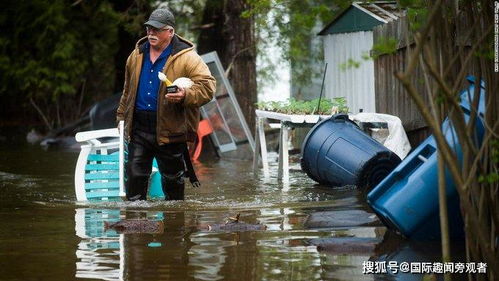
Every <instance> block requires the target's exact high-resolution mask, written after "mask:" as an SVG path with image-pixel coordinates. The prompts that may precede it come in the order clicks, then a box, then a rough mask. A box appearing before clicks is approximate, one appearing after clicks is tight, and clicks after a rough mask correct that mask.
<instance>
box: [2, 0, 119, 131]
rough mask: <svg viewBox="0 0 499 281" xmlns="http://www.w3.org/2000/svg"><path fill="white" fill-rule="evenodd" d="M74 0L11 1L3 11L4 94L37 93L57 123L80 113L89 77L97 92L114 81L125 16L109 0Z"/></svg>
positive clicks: (34, 97) (33, 96)
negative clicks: (79, 96) (80, 100)
mask: <svg viewBox="0 0 499 281" xmlns="http://www.w3.org/2000/svg"><path fill="white" fill-rule="evenodd" d="M73 2H74V1H64V0H55V1H44V0H34V1H20V2H14V1H7V3H5V4H4V8H3V11H2V12H1V13H0V14H1V15H0V24H1V25H2V31H1V33H0V50H1V52H0V65H1V66H0V71H1V73H2V74H1V76H0V84H1V85H0V96H1V97H6V96H12V95H15V96H24V97H25V99H24V100H21V101H22V102H24V103H26V104H27V103H28V100H29V98H31V99H32V100H33V101H35V102H36V103H37V104H39V105H40V108H42V110H43V111H44V114H45V115H46V116H47V117H48V119H49V120H50V122H51V123H54V122H55V120H56V119H58V120H60V119H61V118H62V119H65V120H67V121H71V119H74V118H75V117H77V116H74V115H77V114H78V112H77V111H76V110H74V109H76V108H77V107H78V102H77V100H75V96H76V94H77V93H79V92H80V91H79V89H80V88H81V87H82V85H83V83H84V81H85V80H88V83H87V90H92V91H97V92H92V94H99V92H101V93H102V91H107V94H108V95H109V91H110V90H111V89H112V87H113V84H114V54H115V52H116V49H117V48H116V44H117V32H118V25H119V24H120V16H119V14H118V13H117V12H116V11H114V10H113V8H112V6H111V4H110V3H109V2H108V1H97V2H96V1H82V2H80V3H79V4H78V5H75V6H72V5H71V4H72V3H73ZM59 108H60V109H62V110H61V111H62V113H61V112H59ZM57 125H62V124H57Z"/></svg>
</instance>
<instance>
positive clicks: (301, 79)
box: [242, 0, 351, 87]
mask: <svg viewBox="0 0 499 281" xmlns="http://www.w3.org/2000/svg"><path fill="white" fill-rule="evenodd" d="M248 2H249V4H250V6H251V9H250V10H247V11H245V12H244V13H243V14H242V16H243V17H253V18H254V19H255V23H256V30H257V37H258V45H257V47H258V51H259V59H261V61H262V64H265V65H266V66H265V67H264V68H263V71H267V72H273V70H275V68H277V67H279V65H276V64H275V63H273V62H271V60H270V57H269V56H273V55H275V54H268V53H267V52H266V50H267V49H268V48H269V46H270V44H276V45H278V46H279V47H280V48H282V59H283V60H284V61H287V62H289V63H290V65H291V71H292V73H291V76H292V79H293V83H294V84H295V85H296V86H298V87H300V86H305V85H310V84H311V81H312V79H313V78H318V77H321V75H322V71H323V69H322V68H316V67H314V65H318V64H319V62H321V61H323V50H322V45H321V44H312V41H313V40H316V41H317V40H320V39H319V38H318V36H317V32H318V31H319V30H320V29H321V28H322V27H323V26H324V25H325V24H326V23H328V22H329V21H331V20H332V19H333V18H334V16H335V15H336V13H338V12H339V11H340V10H341V8H344V7H347V6H348V5H350V3H351V1H346V0H305V1H303V0H301V1H298V0H291V1H289V0H248ZM258 75H259V76H261V75H262V73H261V72H259V73H258ZM265 77H266V78H267V80H264V81H262V80H259V86H260V87H262V86H265V85H263V84H262V83H261V82H267V84H269V85H270V84H271V83H272V82H273V81H274V80H273V79H271V77H269V75H268V74H265Z"/></svg>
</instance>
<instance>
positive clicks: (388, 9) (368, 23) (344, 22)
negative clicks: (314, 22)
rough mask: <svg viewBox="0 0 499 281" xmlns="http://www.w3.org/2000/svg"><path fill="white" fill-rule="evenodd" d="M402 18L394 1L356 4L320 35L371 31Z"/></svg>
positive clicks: (335, 19) (343, 12)
mask: <svg viewBox="0 0 499 281" xmlns="http://www.w3.org/2000/svg"><path fill="white" fill-rule="evenodd" d="M399 16H400V11H398V10H397V9H396V3H395V2H392V1H373V2H354V3H352V5H350V6H349V7H348V8H346V9H344V10H343V11H341V12H340V13H339V14H338V15H337V16H336V17H335V18H334V19H333V20H332V21H331V22H330V23H329V24H328V25H326V27H324V29H322V30H321V31H320V32H319V34H318V35H328V34H335V33H348V32H356V31H370V30H373V28H374V27H375V26H377V25H380V24H383V23H387V22H390V21H392V20H395V19H397V18H398V17H399Z"/></svg>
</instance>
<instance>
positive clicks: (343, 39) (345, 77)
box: [324, 31, 376, 114]
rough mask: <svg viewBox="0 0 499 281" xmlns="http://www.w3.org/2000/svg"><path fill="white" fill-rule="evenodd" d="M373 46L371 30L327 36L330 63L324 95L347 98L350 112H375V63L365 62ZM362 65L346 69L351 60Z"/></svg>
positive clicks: (325, 39) (327, 57)
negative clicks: (365, 57)
mask: <svg viewBox="0 0 499 281" xmlns="http://www.w3.org/2000/svg"><path fill="white" fill-rule="evenodd" d="M372 45H373V33H372V31H360V32H352V33H339V34H331V35H327V36H324V59H325V61H326V62H327V63H328V67H327V74H326V75H327V76H326V81H325V96H326V97H328V98H334V97H345V98H346V99H347V103H348V107H349V110H350V112H351V113H353V114H355V113H358V112H359V110H360V109H362V110H363V111H364V112H376V108H375V100H374V62H373V61H372V60H364V59H363V58H362V56H363V54H369V51H370V50H371V49H372ZM349 59H352V60H354V61H356V62H360V66H359V67H358V68H355V67H347V68H343V69H342V68H341V65H346V64H347V63H348V60H349Z"/></svg>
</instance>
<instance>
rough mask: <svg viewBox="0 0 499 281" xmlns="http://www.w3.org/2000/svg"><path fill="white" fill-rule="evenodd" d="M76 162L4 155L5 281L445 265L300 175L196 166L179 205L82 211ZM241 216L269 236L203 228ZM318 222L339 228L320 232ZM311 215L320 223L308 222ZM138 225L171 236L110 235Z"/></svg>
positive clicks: (350, 272)
mask: <svg viewBox="0 0 499 281" xmlns="http://www.w3.org/2000/svg"><path fill="white" fill-rule="evenodd" d="M76 158H77V154H76V153H68V152H57V151H42V150H36V149H33V148H32V147H30V148H14V149H13V148H12V147H8V148H6V147H1V146H0V225H1V226H2V227H0V279H1V280H73V279H77V280H90V279H92V280H238V281H244V280H345V281H346V280H349V281H350V280H421V277H422V276H421V275H416V274H413V275H410V274H407V275H401V274H378V275H374V274H363V263H364V262H366V261H377V260H379V261H398V262H402V261H419V260H420V261H437V260H439V257H440V255H439V247H440V246H439V245H435V244H431V243H414V242H410V241H404V240H403V239H401V238H400V237H398V236H397V235H396V234H394V233H392V232H390V231H387V230H386V228H385V227H383V226H382V225H381V224H380V223H379V222H377V223H366V222H369V221H370V220H369V219H370V218H369V217H360V216H370V215H372V213H371V211H370V210H369V208H368V207H367V206H366V204H365V200H364V196H365V194H362V193H361V192H359V191H358V190H356V189H354V188H340V189H331V188H321V187H318V186H315V185H314V182H313V181H311V180H310V179H308V178H307V177H306V176H305V175H304V174H302V173H300V172H291V173H290V178H289V181H287V182H282V181H278V180H277V177H276V176H277V167H276V164H275V163H274V164H272V165H273V166H271V175H270V178H267V179H262V178H259V177H257V178H255V177H254V176H253V174H252V172H251V164H252V163H251V162H245V161H215V162H211V163H202V164H201V163H198V164H196V169H197V171H198V174H199V178H200V180H201V182H202V184H203V186H202V187H201V188H199V189H194V188H192V187H188V188H187V189H186V199H187V200H186V201H183V202H165V201H161V200H157V201H147V202H114V203H94V204H86V203H83V202H75V196H74V187H73V172H74V170H73V169H74V164H75V163H76ZM237 213H240V214H241V216H240V220H241V221H243V222H245V223H249V224H263V225H265V226H266V227H267V230H265V231H246V232H245V231H241V232H230V231H227V232H217V231H208V230H206V228H203V227H200V226H203V225H207V224H210V225H212V224H221V223H224V222H225V220H226V219H227V217H229V216H234V215H236V214H237ZM317 214H325V215H328V216H330V217H335V216H336V217H338V220H337V222H336V224H335V222H334V220H333V222H332V223H331V224H329V223H328V221H326V222H320V220H321V219H323V218H322V217H321V216H318V217H317ZM345 214H347V215H348V214H350V216H345ZM353 214H355V215H354V216H353V218H351V217H352V215H353ZM357 214H358V216H359V218H358V219H357V218H356V217H355V216H357ZM363 214H365V215H363ZM312 216H316V217H315V222H317V221H319V222H320V224H319V225H313V224H310V222H311V221H312V220H310V217H312ZM342 216H343V217H342ZM348 217H350V218H351V219H350V220H352V221H351V224H349V223H348V219H345V218H348ZM131 219H140V220H150V221H162V222H163V224H164V231H163V233H126V234H120V233H118V232H116V231H115V230H112V229H106V228H105V222H107V223H110V222H117V221H120V220H131ZM329 221H330V220H329ZM339 222H341V223H339ZM453 256H456V257H457V258H460V256H459V253H458V254H457V255H453ZM461 260H462V259H461ZM457 277H464V276H457ZM454 279H456V278H454Z"/></svg>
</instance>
